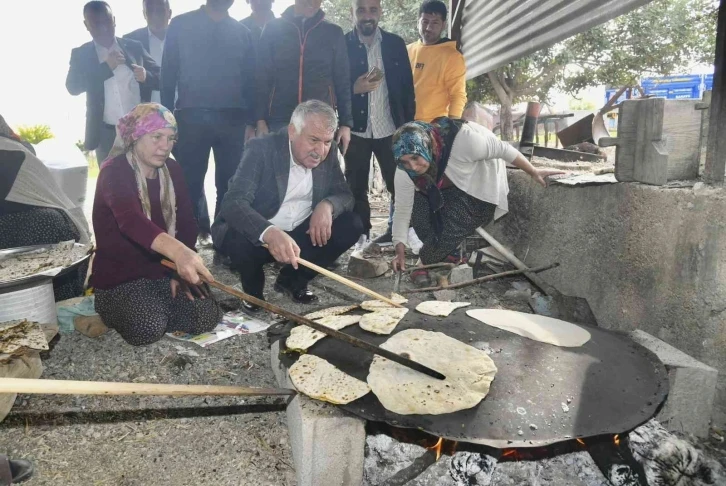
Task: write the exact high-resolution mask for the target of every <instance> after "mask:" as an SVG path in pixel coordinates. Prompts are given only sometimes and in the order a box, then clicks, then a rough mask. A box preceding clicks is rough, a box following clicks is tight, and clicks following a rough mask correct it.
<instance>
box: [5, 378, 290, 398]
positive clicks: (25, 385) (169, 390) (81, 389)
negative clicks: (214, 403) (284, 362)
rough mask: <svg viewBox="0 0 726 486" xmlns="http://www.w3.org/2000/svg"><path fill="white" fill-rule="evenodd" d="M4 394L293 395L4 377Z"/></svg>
mask: <svg viewBox="0 0 726 486" xmlns="http://www.w3.org/2000/svg"><path fill="white" fill-rule="evenodd" d="M0 393H40V394H51V395H53V394H57V395H170V396H174V397H180V396H186V395H236V396H258V397H263V396H289V395H294V394H295V393H296V392H295V390H289V389H286V388H248V387H244V386H213V385H174V384H157V383H116V382H110V381H71V380H29V379H25V378H0Z"/></svg>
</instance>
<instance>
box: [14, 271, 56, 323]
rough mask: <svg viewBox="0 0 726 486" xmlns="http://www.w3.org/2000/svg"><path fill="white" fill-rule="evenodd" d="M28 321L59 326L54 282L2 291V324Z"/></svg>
mask: <svg viewBox="0 0 726 486" xmlns="http://www.w3.org/2000/svg"><path fill="white" fill-rule="evenodd" d="M21 319H27V320H29V321H33V322H39V323H42V324H57V323H58V314H57V313H56V307H55V298H54V296H53V280H51V279H48V280H43V281H40V282H37V283H35V284H32V285H31V286H29V287H28V286H20V287H19V289H18V290H14V289H13V288H8V289H3V290H0V322H8V321H16V320H21Z"/></svg>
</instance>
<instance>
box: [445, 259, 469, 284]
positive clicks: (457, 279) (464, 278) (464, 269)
mask: <svg viewBox="0 0 726 486" xmlns="http://www.w3.org/2000/svg"><path fill="white" fill-rule="evenodd" d="M472 280H474V269H473V268H471V267H470V266H469V265H467V264H464V265H459V266H458V267H454V268H453V269H452V270H451V275H449V283H450V284H452V285H453V284H458V283H464V282H471V281H472Z"/></svg>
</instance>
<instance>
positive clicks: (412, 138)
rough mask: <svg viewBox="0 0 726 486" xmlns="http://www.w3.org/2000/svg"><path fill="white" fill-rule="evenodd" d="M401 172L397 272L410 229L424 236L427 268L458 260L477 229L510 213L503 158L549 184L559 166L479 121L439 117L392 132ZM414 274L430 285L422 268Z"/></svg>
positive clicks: (398, 179) (396, 216) (417, 280)
mask: <svg viewBox="0 0 726 486" xmlns="http://www.w3.org/2000/svg"><path fill="white" fill-rule="evenodd" d="M393 154H394V156H395V158H396V161H397V165H398V168H397V170H396V175H395V180H394V183H395V190H396V196H395V211H394V216H393V244H394V245H395V248H396V257H395V259H394V260H393V268H394V270H396V271H397V270H402V269H403V268H404V265H405V258H404V252H405V247H406V244H407V243H408V228H409V226H411V227H413V229H414V230H415V231H416V234H417V235H418V237H419V238H420V239H421V241H423V247H422V248H421V250H420V252H419V257H420V259H421V263H422V264H424V265H428V264H432V263H439V262H442V261H449V262H451V263H458V259H457V256H456V255H457V253H458V252H457V249H458V247H459V245H460V244H461V242H462V241H463V240H464V238H466V237H467V236H469V235H471V234H472V233H473V232H474V230H476V228H478V227H480V226H485V225H487V224H489V223H490V222H491V221H492V220H494V219H496V218H499V217H501V216H503V215H504V214H505V213H506V212H507V194H508V193H509V186H508V184H507V170H506V165H505V162H506V163H508V164H511V165H512V166H514V167H517V168H520V169H522V170H524V171H525V172H526V173H527V174H529V175H530V176H532V178H533V179H534V180H535V181H537V182H538V183H539V184H540V185H542V186H545V187H546V185H547V184H546V182H545V177H547V176H549V175H554V174H561V173H562V172H561V171H557V170H548V169H547V170H546V169H536V168H535V167H533V166H532V164H530V163H529V161H527V159H526V158H525V157H524V156H523V155H522V154H521V153H519V151H517V150H516V149H515V148H513V147H512V146H511V145H509V144H508V143H506V142H502V141H501V140H499V139H497V138H496V137H495V136H494V134H493V133H492V132H491V131H489V130H488V129H486V128H484V127H483V126H481V125H479V124H477V123H467V122H466V121H463V120H455V119H451V118H447V117H441V118H437V119H435V120H433V121H432V122H431V123H425V122H419V121H415V122H410V123H406V124H405V125H403V126H402V127H400V128H399V129H398V130H397V131H396V133H395V134H394V135H393ZM411 278H412V279H413V280H414V282H415V283H417V284H422V285H423V284H426V283H428V274H427V273H426V272H425V271H424V270H419V271H415V272H413V273H412V274H411Z"/></svg>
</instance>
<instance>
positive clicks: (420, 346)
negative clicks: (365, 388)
mask: <svg viewBox="0 0 726 486" xmlns="http://www.w3.org/2000/svg"><path fill="white" fill-rule="evenodd" d="M381 347H382V348H384V349H387V350H389V351H393V352H394V353H398V354H401V355H404V356H406V357H408V358H410V359H412V360H414V361H416V362H418V363H421V364H423V365H426V366H428V367H430V368H433V369H434V370H436V371H438V372H440V373H443V374H444V375H445V376H446V379H445V380H437V379H435V378H431V377H430V376H427V375H424V374H423V373H419V372H418V371H414V370H412V369H410V368H407V367H405V366H403V365H400V364H398V363H395V362H393V361H390V360H388V359H386V358H382V357H380V356H375V357H374V358H373V363H371V367H370V372H369V374H368V384H369V385H370V387H371V390H373V393H375V394H376V396H377V397H378V399H379V400H380V401H381V404H383V406H384V407H385V408H386V409H387V410H390V411H391V412H394V413H398V414H401V415H412V414H428V415H440V414H444V413H452V412H457V411H459V410H465V409H467V408H471V407H474V406H476V405H477V404H478V403H479V402H480V401H482V400H483V399H484V397H486V395H487V393H489V386H490V385H491V382H492V380H494V375H495V374H496V372H497V367H496V365H495V364H494V362H493V361H492V359H491V358H490V357H489V356H488V355H487V354H486V353H485V352H484V351H481V350H479V349H476V348H475V347H472V346H469V345H468V344H464V343H462V342H461V341H458V340H456V339H454V338H451V337H449V336H447V335H446V334H443V333H440V332H431V331H424V330H423V329H407V330H405V331H401V332H399V333H398V334H396V335H394V336H393V337H391V338H390V339H389V340H388V341H386V342H385V343H383V344H382V345H381Z"/></svg>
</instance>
